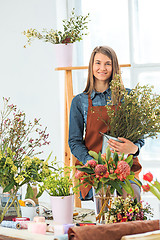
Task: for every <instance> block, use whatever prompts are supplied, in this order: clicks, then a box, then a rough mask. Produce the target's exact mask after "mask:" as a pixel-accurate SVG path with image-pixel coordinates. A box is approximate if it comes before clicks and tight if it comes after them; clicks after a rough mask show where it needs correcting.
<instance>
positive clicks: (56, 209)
mask: <svg viewBox="0 0 160 240" xmlns="http://www.w3.org/2000/svg"><path fill="white" fill-rule="evenodd" d="M61 164H62V163H57V161H56V158H55V159H54V161H52V167H53V168H54V171H53V172H52V173H51V174H50V175H49V176H48V177H47V178H44V180H43V184H42V185H39V193H38V195H37V198H38V197H40V196H41V195H42V194H43V192H44V191H46V192H47V193H48V194H49V195H50V200H51V206H52V214H53V219H54V221H55V222H56V223H59V224H68V223H72V221H73V208H74V193H75V192H76V191H77V189H76V188H74V187H73V180H72V177H71V175H72V171H73V167H69V166H62V165H61Z"/></svg>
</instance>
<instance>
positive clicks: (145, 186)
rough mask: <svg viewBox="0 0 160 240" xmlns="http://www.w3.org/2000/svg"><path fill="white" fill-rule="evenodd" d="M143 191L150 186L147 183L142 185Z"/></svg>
mask: <svg viewBox="0 0 160 240" xmlns="http://www.w3.org/2000/svg"><path fill="white" fill-rule="evenodd" d="M142 188H143V191H144V192H148V191H149V190H150V186H149V185H148V184H146V185H142Z"/></svg>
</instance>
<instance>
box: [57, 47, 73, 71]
mask: <svg viewBox="0 0 160 240" xmlns="http://www.w3.org/2000/svg"><path fill="white" fill-rule="evenodd" d="M54 48H55V58H56V67H71V66H72V58H73V43H68V44H54Z"/></svg>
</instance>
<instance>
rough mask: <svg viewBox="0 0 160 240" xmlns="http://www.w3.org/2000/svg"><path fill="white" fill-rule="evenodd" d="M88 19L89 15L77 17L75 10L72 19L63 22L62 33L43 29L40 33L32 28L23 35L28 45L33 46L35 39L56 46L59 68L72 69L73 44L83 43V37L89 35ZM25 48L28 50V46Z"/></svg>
mask: <svg viewBox="0 0 160 240" xmlns="http://www.w3.org/2000/svg"><path fill="white" fill-rule="evenodd" d="M88 17H89V13H88V14H87V15H86V16H81V15H79V16H77V15H76V14H75V9H73V10H72V12H71V15H70V18H69V19H68V20H67V19H64V20H63V21H62V22H63V30H62V31H61V30H54V29H50V30H47V29H43V30H42V31H41V32H39V31H37V30H36V29H33V28H30V29H28V30H26V31H24V32H23V34H24V35H25V36H26V37H27V44H28V45H31V43H32V41H33V40H34V39H39V40H42V41H44V42H49V43H51V44H54V49H55V55H56V65H57V67H71V66H72V56H73V43H74V42H79V41H81V40H82V39H83V36H84V35H87V34H88V33H87V32H86V30H87V29H88V27H87V24H88V21H89V20H88ZM24 47H25V48H26V45H25V46H24Z"/></svg>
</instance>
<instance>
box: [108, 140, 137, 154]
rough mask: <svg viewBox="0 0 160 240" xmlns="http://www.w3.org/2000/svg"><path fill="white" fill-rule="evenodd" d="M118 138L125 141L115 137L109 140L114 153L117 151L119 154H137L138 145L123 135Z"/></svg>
mask: <svg viewBox="0 0 160 240" xmlns="http://www.w3.org/2000/svg"><path fill="white" fill-rule="evenodd" d="M118 139H119V140H121V141H122V142H123V143H121V142H117V141H115V140H113V139H109V140H108V145H109V147H110V148H111V152H113V153H114V152H115V151H116V152H117V153H118V154H122V153H124V154H135V153H136V152H137V151H138V147H137V146H136V145H135V144H134V143H133V142H131V141H130V140H128V139H126V138H122V137H119V138H118Z"/></svg>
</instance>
